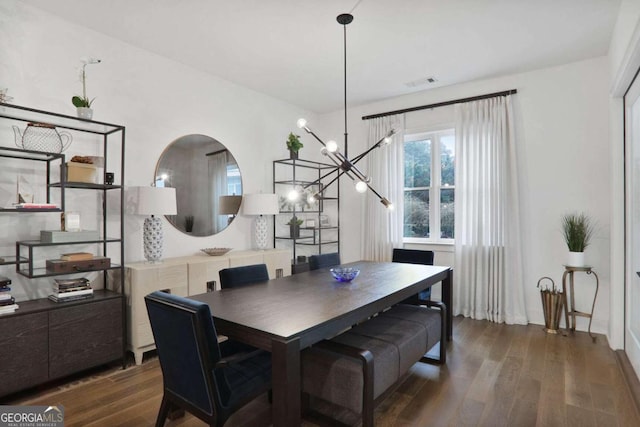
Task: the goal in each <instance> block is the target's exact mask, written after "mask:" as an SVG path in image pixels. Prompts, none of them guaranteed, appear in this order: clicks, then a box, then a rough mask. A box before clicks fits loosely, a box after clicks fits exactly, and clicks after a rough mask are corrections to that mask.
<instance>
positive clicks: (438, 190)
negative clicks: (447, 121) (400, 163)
mask: <svg viewBox="0 0 640 427" xmlns="http://www.w3.org/2000/svg"><path fill="white" fill-rule="evenodd" d="M454 160H455V134H454V131H453V129H447V130H443V131H437V132H424V133H419V134H407V135H405V138H404V225H403V228H404V237H405V240H416V241H429V242H451V241H453V237H454V202H455V182H454V175H455V174H454V171H455V169H454ZM434 201H435V203H434Z"/></svg>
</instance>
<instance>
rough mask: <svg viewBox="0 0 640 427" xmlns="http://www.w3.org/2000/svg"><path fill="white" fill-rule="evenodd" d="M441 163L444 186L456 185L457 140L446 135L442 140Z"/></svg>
mask: <svg viewBox="0 0 640 427" xmlns="http://www.w3.org/2000/svg"><path fill="white" fill-rule="evenodd" d="M440 144H441V145H440V162H441V170H442V186H443V187H446V186H447V185H455V169H454V163H455V152H456V138H455V136H453V135H446V136H443V137H441V138H440Z"/></svg>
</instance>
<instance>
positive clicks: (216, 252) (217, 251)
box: [200, 248, 231, 256]
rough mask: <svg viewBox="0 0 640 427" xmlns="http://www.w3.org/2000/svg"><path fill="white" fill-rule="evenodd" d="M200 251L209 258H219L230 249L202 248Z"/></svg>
mask: <svg viewBox="0 0 640 427" xmlns="http://www.w3.org/2000/svg"><path fill="white" fill-rule="evenodd" d="M200 250H201V251H202V252H204V253H205V254H207V255H209V256H220V255H224V254H226V253H227V252H229V251H230V250H231V248H204V249H200Z"/></svg>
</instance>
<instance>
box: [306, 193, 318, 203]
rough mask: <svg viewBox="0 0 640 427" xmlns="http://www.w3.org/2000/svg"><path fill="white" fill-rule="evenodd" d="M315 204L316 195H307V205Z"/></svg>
mask: <svg viewBox="0 0 640 427" xmlns="http://www.w3.org/2000/svg"><path fill="white" fill-rule="evenodd" d="M315 202H316V195H315V194H309V197H307V203H309V204H310V205H312V204H314V203H315Z"/></svg>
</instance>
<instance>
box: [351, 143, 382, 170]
mask: <svg viewBox="0 0 640 427" xmlns="http://www.w3.org/2000/svg"><path fill="white" fill-rule="evenodd" d="M385 138H387V137H386V136H383V137H382V138H381V139H380V141H378V142H376V143H375V144H373V145H372V146H371V147H369V149H368V150H366V151H364V152H362V153H361V154H359V155H357V156H356V157H354V158H353V159H351V163H353V164H354V165H355V164H356V163H358V162H359V161H360V160H362V158H363V157H364V156H366V155H367V154H369V153H370V152H372V151H373V150H375V149H376V148H380V147H381V146H382V143H383V142H384V140H385Z"/></svg>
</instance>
